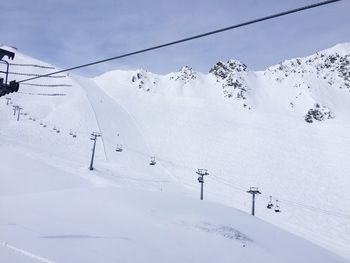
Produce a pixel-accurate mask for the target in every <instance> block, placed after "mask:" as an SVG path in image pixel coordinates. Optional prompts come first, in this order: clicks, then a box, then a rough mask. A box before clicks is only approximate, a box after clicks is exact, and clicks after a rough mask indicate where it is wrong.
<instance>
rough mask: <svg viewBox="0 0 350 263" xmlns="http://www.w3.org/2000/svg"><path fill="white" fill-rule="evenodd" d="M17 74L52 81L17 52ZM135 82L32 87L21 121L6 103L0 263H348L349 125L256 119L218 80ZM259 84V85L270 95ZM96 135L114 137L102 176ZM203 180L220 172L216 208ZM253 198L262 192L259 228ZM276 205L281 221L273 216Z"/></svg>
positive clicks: (20, 101) (102, 142)
mask: <svg viewBox="0 0 350 263" xmlns="http://www.w3.org/2000/svg"><path fill="white" fill-rule="evenodd" d="M14 62H15V63H17V64H22V66H13V67H11V70H13V72H15V71H16V72H17V73H18V72H20V73H26V74H44V73H47V72H50V70H54V69H53V68H52V67H53V66H52V65H48V64H46V63H44V62H41V61H37V60H35V59H32V58H30V57H27V56H25V55H22V54H20V53H19V52H16V58H15V61H14ZM24 64H26V65H27V66H23V65H24ZM29 64H30V65H41V66H45V67H47V68H43V67H34V66H28V65H29ZM138 72H139V71H138ZM136 73H137V72H125V71H116V72H110V73H106V75H103V76H101V77H99V78H97V79H86V78H83V77H80V76H75V75H71V74H69V75H68V74H65V75H62V76H61V77H59V78H43V79H38V80H36V81H33V82H31V83H33V84H36V85H37V86H31V85H27V86H25V85H23V86H21V90H20V92H19V93H17V94H11V95H10V96H9V97H11V99H12V103H13V104H12V105H20V106H21V107H23V112H26V113H27V115H21V116H20V121H16V118H15V116H14V115H13V110H12V105H6V100H5V97H1V98H0V134H1V137H0V158H1V160H2V162H1V163H2V173H1V177H0V178H1V181H0V209H1V211H3V213H1V215H0V237H1V239H0V261H1V262H10V263H11V262H24V263H26V262H50V263H52V262H141V261H142V262H143V261H145V259H147V261H152V262H164V261H166V262H213V261H220V262H232V260H233V259H234V261H235V262H257V261H264V262H265V261H266V262H347V260H346V259H344V258H342V257H341V256H343V257H344V256H345V257H347V256H348V253H347V251H348V248H349V226H348V220H349V219H348V218H344V217H343V216H342V215H344V214H349V211H347V210H346V209H348V207H349V206H346V205H347V204H348V202H349V199H344V196H343V194H342V191H344V192H345V187H346V182H347V178H346V177H345V175H346V172H347V170H346V169H347V167H346V164H347V161H348V160H347V153H348V151H347V149H348V148H349V147H348V146H349V140H347V133H346V130H347V129H346V127H348V126H344V124H345V125H346V122H345V121H343V120H337V119H335V120H332V121H331V122H327V125H325V124H324V123H320V124H318V123H316V125H314V126H311V127H310V126H309V125H307V124H306V123H304V122H300V121H299V120H298V119H297V118H295V116H293V115H292V114H289V115H288V114H283V113H284V112H283V111H281V112H273V110H272V111H270V112H264V111H263V110H260V109H259V110H254V108H253V110H251V111H247V110H246V109H242V107H241V104H239V103H232V101H230V100H227V98H225V97H224V96H222V90H221V87H220V86H219V84H218V83H217V82H216V80H215V78H214V77H213V76H211V75H204V74H201V73H195V74H196V79H195V80H194V79H192V77H190V78H187V77H186V78H182V77H183V74H185V75H186V76H188V75H191V74H192V73H191V72H189V71H188V70H187V69H186V68H185V69H184V70H183V71H182V72H180V73H181V74H178V73H171V74H169V75H166V76H159V75H156V74H152V73H149V72H145V71H142V74H143V75H145V76H146V77H147V81H144V82H143V83H141V82H137V81H138V80H135V81H136V84H137V85H139V84H140V85H141V88H140V87H138V86H136V87H135V82H133V81H132V79H133V76H135V74H136ZM259 74H260V73H249V74H248V75H249V76H248V77H247V79H246V80H247V82H248V83H254V82H255V81H256V82H259V81H261V82H263V83H265V82H264V81H263V80H262V79H261V78H260V77H259ZM26 77H28V75H14V74H13V75H11V78H15V79H17V80H19V79H23V78H26ZM169 79H171V81H169ZM175 80H179V81H175ZM144 83H147V85H143V84H144ZM38 85H46V86H38ZM259 87H261V89H263V85H260V86H259ZM266 89H268V88H267V85H266ZM57 94H60V95H57ZM276 96H277V95H276ZM258 97H259V96H258V95H257V94H256V97H255V98H256V100H257V99H258ZM271 101H274V100H273V99H271ZM249 103H250V105H251V106H254V107H256V108H258V107H257V106H256V105H257V103H255V101H254V99H253V96H251V97H250V101H249ZM261 103H262V102H261ZM33 119H35V121H34V120H33ZM40 123H41V124H40ZM44 124H46V127H44ZM57 130H59V131H60V132H59V133H57ZM70 132H73V133H74V134H76V135H77V137H76V138H73V137H72V136H71V135H70V134H69V133H70ZM91 132H101V134H102V138H99V139H98V142H97V149H96V158H95V162H94V167H95V169H94V171H89V170H88V165H89V161H90V156H91V147H92V141H90V133H91ZM330 137H331V138H332V140H330V139H329V138H330ZM118 144H122V145H123V151H122V152H116V151H115V150H116V146H117V145H118ZM151 156H156V160H157V165H155V166H150V165H149V161H150V157H151ZM286 159H288V160H289V161H288V162H286V161H284V160H286ZM324 160H327V162H324ZM301 164H302V165H301ZM276 167H278V169H276ZM197 168H207V169H208V170H209V172H210V175H209V176H208V177H206V178H205V193H204V196H205V201H199V200H198V199H199V185H198V183H197V181H196V180H197V176H196V174H195V171H196V169H197ZM317 173H318V174H317ZM249 186H259V188H260V189H261V191H262V192H263V195H262V196H259V197H258V199H257V211H256V214H257V216H258V217H252V216H250V215H249V211H250V210H249V209H250V202H251V196H249V195H248V194H247V193H246V192H245V191H246V190H248V189H249ZM311 187H313V188H312V189H311V190H310V188H311ZM270 194H271V195H273V196H274V197H276V198H278V199H280V205H281V209H282V213H280V214H275V213H273V212H272V211H267V209H266V208H265V206H266V199H267V198H268V195H270ZM325 195H326V196H327V198H324V196H325ZM311 202H312V204H310V203H311ZM296 204H299V205H296ZM305 204H310V206H311V205H312V207H313V208H312V209H311V208H310V207H308V208H307V207H306V206H305ZM320 207H321V208H323V209H327V211H332V213H331V214H327V213H326V212H325V211H326V210H322V211H323V213H320V211H321V210H320V209H319V208H320ZM342 209H344V210H342ZM334 211H338V212H339V213H338V214H337V215H338V216H334V214H335V213H334ZM266 221H267V222H266ZM315 222H316V223H315ZM271 223H272V224H271ZM274 225H277V226H279V227H281V228H284V229H285V230H287V231H285V230H282V229H280V228H278V227H276V226H274ZM295 234H296V235H295ZM300 236H302V237H303V238H305V239H303V238H301V237H300ZM306 239H308V240H309V241H307V240H306ZM310 241H311V242H310ZM318 245H321V246H323V247H325V248H326V249H324V248H321V247H320V246H318ZM335 253H336V254H339V255H341V256H338V255H336V254H335Z"/></svg>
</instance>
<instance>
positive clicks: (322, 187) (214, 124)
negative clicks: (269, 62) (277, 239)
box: [96, 44, 350, 257]
mask: <svg viewBox="0 0 350 263" xmlns="http://www.w3.org/2000/svg"><path fill="white" fill-rule="evenodd" d="M349 58H350V48H349V44H343V45H338V46H336V47H334V48H331V49H328V50H325V51H322V52H319V53H318V54H316V55H313V56H310V57H308V58H301V59H293V60H290V61H285V62H283V63H281V64H280V65H277V66H274V67H271V68H269V69H267V70H266V71H265V72H251V71H249V70H247V67H246V66H245V65H244V64H242V63H240V62H237V61H234V60H230V61H228V62H227V63H224V62H219V63H218V64H217V65H215V66H214V67H213V69H212V70H211V71H210V73H209V74H207V75H203V74H201V73H197V72H194V71H193V70H192V69H190V68H189V67H186V68H183V69H181V70H180V71H179V72H178V73H171V74H169V75H166V76H159V75H156V74H152V73H149V72H146V71H144V70H139V71H136V72H134V71H112V72H108V73H105V74H104V75H102V76H100V77H98V78H96V82H97V84H98V85H99V86H100V87H101V88H102V89H103V90H105V91H106V93H107V94H109V95H110V96H111V97H112V98H114V99H115V101H116V102H117V103H118V104H121V105H123V107H124V108H126V109H128V111H129V113H130V114H131V116H132V117H133V118H134V119H135V120H136V122H137V124H138V125H139V127H140V129H141V130H142V131H143V134H144V137H145V138H146V140H147V142H148V144H149V146H150V148H151V149H152V151H153V152H154V153H155V155H156V156H157V158H158V159H159V160H160V161H161V163H162V165H163V166H164V167H166V168H167V170H168V171H171V173H172V174H173V176H174V177H177V178H178V180H179V181H180V182H181V184H183V185H186V186H188V187H189V188H190V189H193V190H194V191H198V189H199V185H198V183H197V182H196V174H195V171H196V169H197V168H207V169H208V170H209V172H210V173H211V175H210V176H208V178H207V179H206V181H207V183H206V185H205V188H206V191H205V192H206V196H207V198H208V199H210V200H215V201H217V202H220V203H224V204H226V205H229V206H232V207H236V208H239V209H242V210H243V211H247V212H249V211H250V202H251V201H250V198H251V196H250V195H248V194H247V193H246V190H248V189H249V187H250V186H258V187H260V190H261V191H262V192H263V195H262V196H259V197H258V204H257V206H258V212H257V214H258V216H259V217H260V218H263V219H264V220H267V221H269V222H271V223H273V224H276V225H278V226H280V227H282V228H284V229H286V230H288V231H291V232H293V233H296V234H298V235H300V236H302V237H304V238H307V239H309V240H312V241H313V242H315V243H317V244H319V245H321V246H324V247H325V248H328V249H331V250H333V251H336V252H337V253H340V254H342V255H343V256H346V257H350V254H349V251H350V227H349V226H350V225H349V218H350V216H349V215H350V199H349V198H346V195H345V193H346V189H347V188H346V187H347V185H348V184H349V178H348V174H349V172H350V171H349V166H348V163H349V146H350V140H349V138H348V131H349V128H350V126H349V124H350V123H349V116H350V115H349V112H350V106H349V105H350V94H349V91H350V89H349V85H350V83H349V78H348V77H349V67H350V66H349V65H350V64H349ZM298 61H299V63H300V65H299V63H298ZM331 61H333V62H331ZM316 104H319V105H320V106H319V109H320V112H321V113H320V114H321V116H323V117H322V118H320V121H318V120H316V119H314V117H313V115H311V117H310V118H311V120H312V123H311V124H310V123H308V122H306V121H305V120H306V115H307V114H308V113H309V110H310V109H313V111H316V112H317V110H318V108H317V106H315V105H316ZM314 107H315V108H314ZM327 111H329V112H331V114H332V116H334V118H327V116H328V115H327ZM322 114H323V115H322ZM317 116H318V115H316V117H317ZM322 120H323V122H322ZM269 196H272V197H273V199H274V200H275V199H278V200H279V202H280V205H281V206H282V210H283V211H282V213H280V214H275V213H273V212H271V211H270V210H268V209H266V208H265V207H266V205H267V202H268V199H269Z"/></svg>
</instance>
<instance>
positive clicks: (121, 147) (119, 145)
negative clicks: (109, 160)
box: [115, 144, 123, 152]
mask: <svg viewBox="0 0 350 263" xmlns="http://www.w3.org/2000/svg"><path fill="white" fill-rule="evenodd" d="M115 151H116V152H122V151H123V145H122V144H117V148H116V149H115Z"/></svg>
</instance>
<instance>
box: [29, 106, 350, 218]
mask: <svg viewBox="0 0 350 263" xmlns="http://www.w3.org/2000/svg"><path fill="white" fill-rule="evenodd" d="M28 114H29V113H28ZM37 121H38V122H39V123H40V122H42V123H45V124H47V125H50V126H52V127H58V126H57V125H54V124H53V123H51V122H47V121H43V120H40V119H38V120H37ZM60 130H61V131H63V130H62V129H60ZM75 133H76V134H84V135H90V133H86V132H82V131H78V130H75ZM123 148H124V146H123ZM137 152H139V153H140V154H143V155H145V156H149V154H146V153H143V152H140V151H137ZM157 159H159V160H162V161H165V162H170V163H171V164H172V165H174V166H179V167H181V168H183V167H184V166H183V165H178V164H176V163H174V162H172V161H168V160H166V159H163V158H157ZM186 168H187V169H188V170H191V171H193V170H194V169H192V168H190V167H186ZM210 177H211V178H213V179H214V180H216V181H217V182H221V183H223V184H225V185H226V186H229V187H231V188H234V189H235V190H238V191H240V192H246V188H244V187H242V186H238V185H237V184H234V183H233V182H231V181H228V180H226V179H224V178H221V177H218V176H216V175H214V174H212V175H211V176H210ZM261 196H262V197H264V198H268V199H269V198H270V195H266V194H261ZM278 200H279V202H282V203H283V204H286V205H291V206H295V207H299V208H304V209H308V210H310V211H313V212H317V213H322V214H326V215H330V216H336V217H340V218H344V219H350V215H347V214H344V213H342V212H338V211H330V210H327V209H324V208H319V207H315V206H311V205H308V204H304V203H301V202H296V201H291V200H287V199H284V198H283V199H281V198H279V199H278Z"/></svg>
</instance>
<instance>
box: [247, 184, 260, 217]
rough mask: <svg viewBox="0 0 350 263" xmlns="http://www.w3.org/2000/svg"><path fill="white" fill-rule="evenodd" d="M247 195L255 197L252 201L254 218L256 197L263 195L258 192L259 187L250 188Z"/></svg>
mask: <svg viewBox="0 0 350 263" xmlns="http://www.w3.org/2000/svg"><path fill="white" fill-rule="evenodd" d="M247 193H249V194H251V195H252V196H253V199H252V216H254V215H255V195H259V194H261V192H260V191H259V190H258V187H250V189H249V191H247Z"/></svg>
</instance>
